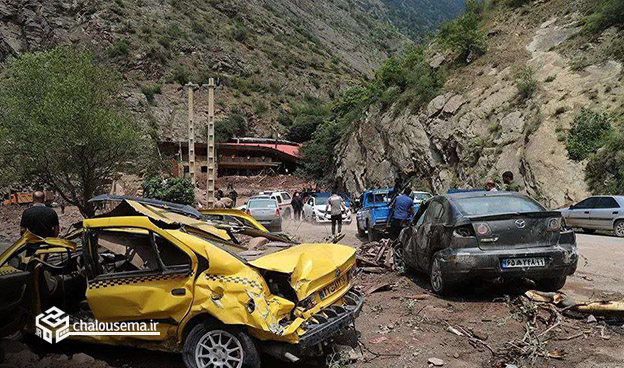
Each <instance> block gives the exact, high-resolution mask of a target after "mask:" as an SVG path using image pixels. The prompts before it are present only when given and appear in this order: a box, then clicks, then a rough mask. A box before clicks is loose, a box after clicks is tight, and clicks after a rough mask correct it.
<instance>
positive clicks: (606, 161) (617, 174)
mask: <svg viewBox="0 0 624 368" xmlns="http://www.w3.org/2000/svg"><path fill="white" fill-rule="evenodd" d="M605 141H606V142H605V145H604V147H603V148H600V149H599V150H598V152H597V153H596V154H595V155H592V156H591V158H590V159H589V162H588V163H587V167H586V169H585V181H586V182H587V185H588V186H589V189H590V190H591V191H592V192H593V193H595V194H622V193H624V134H622V133H621V132H620V133H617V134H611V135H609V136H608V137H607V138H606V139H605Z"/></svg>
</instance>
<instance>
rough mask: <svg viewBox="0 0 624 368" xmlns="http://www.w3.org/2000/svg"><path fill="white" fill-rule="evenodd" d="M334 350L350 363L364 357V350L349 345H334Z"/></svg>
mask: <svg viewBox="0 0 624 368" xmlns="http://www.w3.org/2000/svg"><path fill="white" fill-rule="evenodd" d="M334 352H335V353H336V354H339V355H340V357H341V358H342V359H343V360H346V361H347V362H348V363H354V362H357V361H358V360H360V359H362V352H361V351H359V350H356V349H354V348H353V347H351V346H348V345H336V346H334Z"/></svg>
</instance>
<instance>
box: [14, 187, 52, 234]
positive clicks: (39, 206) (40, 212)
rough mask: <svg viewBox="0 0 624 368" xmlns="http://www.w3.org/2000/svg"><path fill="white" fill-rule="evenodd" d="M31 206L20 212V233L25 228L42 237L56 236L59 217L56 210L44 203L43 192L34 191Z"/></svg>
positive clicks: (24, 230) (23, 231)
mask: <svg viewBox="0 0 624 368" xmlns="http://www.w3.org/2000/svg"><path fill="white" fill-rule="evenodd" d="M33 202H34V204H33V206H32V207H30V208H28V209H27V210H26V211H24V213H22V220H21V221H20V234H21V235H24V233H25V232H26V230H28V231H30V232H31V233H33V234H35V235H38V236H40V237H42V238H50V237H57V236H58V234H59V219H58V215H57V214H56V211H54V210H53V209H52V208H50V207H46V205H45V194H44V193H43V192H41V191H36V192H35V193H34V194H33Z"/></svg>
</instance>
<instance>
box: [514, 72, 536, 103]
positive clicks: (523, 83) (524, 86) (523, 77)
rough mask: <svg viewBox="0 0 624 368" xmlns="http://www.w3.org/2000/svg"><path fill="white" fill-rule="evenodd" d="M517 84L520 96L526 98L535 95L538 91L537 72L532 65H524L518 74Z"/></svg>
mask: <svg viewBox="0 0 624 368" xmlns="http://www.w3.org/2000/svg"><path fill="white" fill-rule="evenodd" d="M516 86H517V87H518V92H519V95H520V98H521V99H523V100H526V99H528V98H531V97H533V95H534V94H535V92H536V91H537V79H535V72H534V71H533V69H531V68H530V67H524V68H522V69H520V71H519V72H518V73H517V74H516Z"/></svg>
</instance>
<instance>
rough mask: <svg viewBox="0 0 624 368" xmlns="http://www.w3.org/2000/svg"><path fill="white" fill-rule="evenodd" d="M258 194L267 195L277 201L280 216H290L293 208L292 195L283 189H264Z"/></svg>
mask: <svg viewBox="0 0 624 368" xmlns="http://www.w3.org/2000/svg"><path fill="white" fill-rule="evenodd" d="M260 195H265V196H269V197H271V198H273V199H275V200H276V201H277V204H278V206H279V208H280V212H281V214H282V217H284V218H287V219H288V218H292V215H293V213H294V210H293V208H292V197H291V195H290V194H288V192H284V191H283V190H278V191H274V192H272V191H264V192H260Z"/></svg>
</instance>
